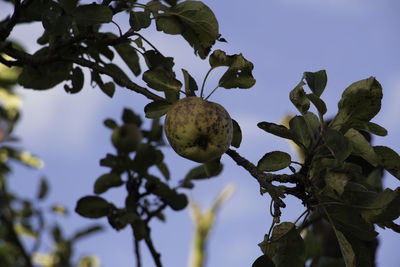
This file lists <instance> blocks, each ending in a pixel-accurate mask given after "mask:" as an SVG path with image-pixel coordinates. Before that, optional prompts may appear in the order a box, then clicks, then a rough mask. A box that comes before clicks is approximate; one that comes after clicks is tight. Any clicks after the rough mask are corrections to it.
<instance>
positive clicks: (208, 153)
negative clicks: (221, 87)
mask: <svg viewBox="0 0 400 267" xmlns="http://www.w3.org/2000/svg"><path fill="white" fill-rule="evenodd" d="M165 134H166V136H167V139H168V141H169V143H170V145H171V146H172V148H173V149H174V150H175V152H176V153H178V154H179V155H181V156H182V157H184V158H187V159H190V160H193V161H196V162H207V161H210V160H212V159H215V158H218V157H219V156H221V155H222V154H224V153H225V152H226V150H228V148H229V146H230V144H231V141H232V136H233V126H232V119H231V117H230V116H229V113H228V112H227V111H226V110H225V109H224V108H223V107H222V106H221V105H219V104H217V103H213V102H209V101H206V100H203V99H201V98H199V97H186V98H183V99H181V100H179V101H178V102H176V103H175V104H174V105H173V106H172V107H171V108H170V109H169V110H168V112H167V117H166V118H165Z"/></svg>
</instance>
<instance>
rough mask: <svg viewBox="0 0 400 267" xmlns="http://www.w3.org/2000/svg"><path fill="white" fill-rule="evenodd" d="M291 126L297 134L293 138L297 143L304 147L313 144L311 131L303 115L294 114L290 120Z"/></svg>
mask: <svg viewBox="0 0 400 267" xmlns="http://www.w3.org/2000/svg"><path fill="white" fill-rule="evenodd" d="M289 127H290V130H291V131H292V132H294V133H295V134H296V138H295V139H294V140H293V141H294V142H295V143H296V144H298V145H300V146H303V147H309V146H310V145H311V137H310V132H309V130H308V126H307V123H306V120H305V119H304V117H303V116H294V117H293V118H292V119H291V120H290V121H289Z"/></svg>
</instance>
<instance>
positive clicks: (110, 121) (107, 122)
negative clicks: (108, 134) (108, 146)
mask: <svg viewBox="0 0 400 267" xmlns="http://www.w3.org/2000/svg"><path fill="white" fill-rule="evenodd" d="M103 124H104V126H106V127H107V128H109V129H111V130H114V129H115V128H117V127H118V124H117V123H116V122H115V120H113V119H106V120H104V122H103Z"/></svg>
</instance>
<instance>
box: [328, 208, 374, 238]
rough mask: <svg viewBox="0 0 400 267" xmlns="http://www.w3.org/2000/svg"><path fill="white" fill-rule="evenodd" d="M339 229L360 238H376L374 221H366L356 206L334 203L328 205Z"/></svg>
mask: <svg viewBox="0 0 400 267" xmlns="http://www.w3.org/2000/svg"><path fill="white" fill-rule="evenodd" d="M326 210H327V212H328V213H329V215H330V217H331V218H332V220H333V223H334V225H335V227H336V229H337V230H339V231H341V232H343V233H345V234H347V233H348V234H351V235H353V236H355V237H357V238H358V239H361V240H365V241H371V240H373V239H375V238H376V236H377V234H378V233H377V232H375V231H374V226H373V224H372V223H368V222H366V221H365V220H364V219H363V218H362V217H361V215H360V212H359V211H358V209H356V208H352V207H349V206H345V205H334V206H333V205H332V206H328V207H326Z"/></svg>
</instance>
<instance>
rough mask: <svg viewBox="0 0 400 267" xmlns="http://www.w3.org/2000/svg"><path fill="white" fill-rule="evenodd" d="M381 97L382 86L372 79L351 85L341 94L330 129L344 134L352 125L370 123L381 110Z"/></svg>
mask: <svg viewBox="0 0 400 267" xmlns="http://www.w3.org/2000/svg"><path fill="white" fill-rule="evenodd" d="M382 96H383V95H382V86H381V85H380V84H379V82H378V81H377V80H376V79H375V78H374V77H370V78H368V79H365V80H361V81H358V82H355V83H353V84H351V85H350V86H349V87H347V88H346V90H345V91H344V92H343V94H342V99H341V100H340V101H339V103H338V108H339V111H338V113H337V115H336V116H335V118H334V119H333V120H332V122H331V127H332V128H333V129H335V130H340V131H342V132H343V133H345V132H346V131H347V130H348V128H351V127H352V124H353V123H359V121H362V122H368V121H370V120H371V119H372V118H373V117H375V115H376V114H377V113H378V112H379V110H380V109H381V100H382Z"/></svg>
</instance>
